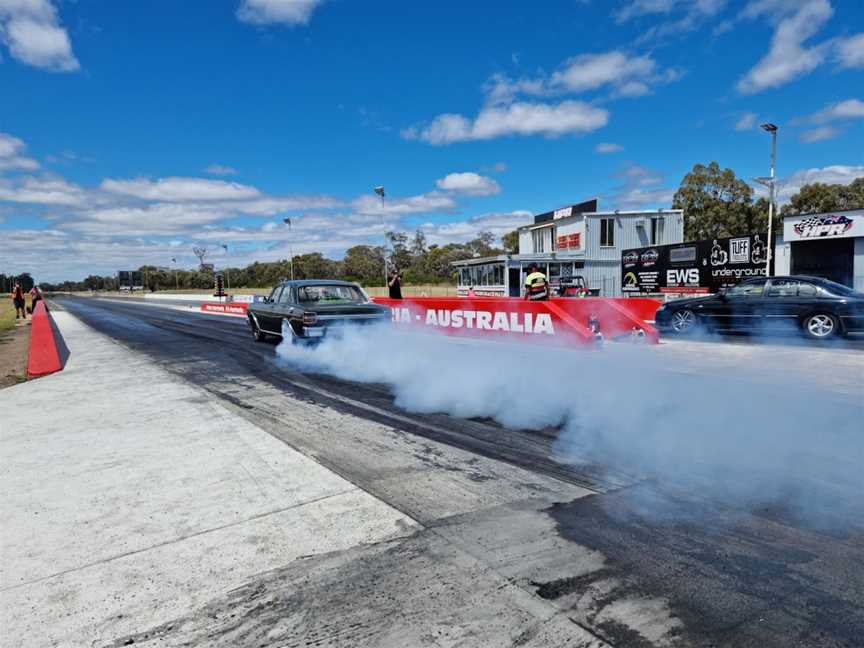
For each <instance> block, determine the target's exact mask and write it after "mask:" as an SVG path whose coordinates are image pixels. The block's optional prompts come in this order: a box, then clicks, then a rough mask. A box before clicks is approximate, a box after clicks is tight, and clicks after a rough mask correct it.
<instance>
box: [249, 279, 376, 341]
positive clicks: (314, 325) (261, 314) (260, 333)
mask: <svg viewBox="0 0 864 648" xmlns="http://www.w3.org/2000/svg"><path fill="white" fill-rule="evenodd" d="M246 315H247V318H248V320H249V326H250V327H251V328H252V335H253V336H254V337H255V339H256V340H257V341H261V340H264V339H265V338H267V337H268V336H270V335H274V336H278V337H285V336H286V335H290V336H291V340H292V341H293V342H297V341H310V340H320V339H321V338H323V337H324V336H325V335H326V334H327V332H328V330H332V328H333V327H336V326H340V325H345V324H370V323H373V322H382V321H385V320H387V319H388V318H389V317H390V309H389V308H387V307H386V306H380V305H378V304H375V303H373V302H372V300H370V299H369V297H368V295H366V293H365V292H363V289H362V288H360V286H358V285H357V284H354V283H351V282H348V281H326V280H304V281H283V282H282V283H281V284H279V285H278V286H276V287H275V288H274V289H273V291H272V292H271V293H270V295H269V296H268V297H266V298H265V299H264V300H263V301H260V302H254V303H252V304H250V305H249V308H248V309H247V311H246ZM283 324H284V326H283Z"/></svg>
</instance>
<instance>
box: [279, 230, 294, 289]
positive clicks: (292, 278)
mask: <svg viewBox="0 0 864 648" xmlns="http://www.w3.org/2000/svg"><path fill="white" fill-rule="evenodd" d="M282 222H283V223H285V224H286V225H287V226H288V256H290V257H291V281H294V251H293V250H292V248H291V219H290V218H283V219H282Z"/></svg>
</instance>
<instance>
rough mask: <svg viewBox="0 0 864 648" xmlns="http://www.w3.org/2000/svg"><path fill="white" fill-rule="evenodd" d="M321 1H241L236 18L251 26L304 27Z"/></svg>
mask: <svg viewBox="0 0 864 648" xmlns="http://www.w3.org/2000/svg"><path fill="white" fill-rule="evenodd" d="M321 3H322V0H242V2H241V3H240V6H239V7H238V8H237V18H238V19H240V21H241V22H245V23H249V24H252V25H273V24H282V25H306V24H308V23H309V19H310V18H311V17H312V13H313V12H314V11H315V9H316V8H317V7H318V6H319V5H321Z"/></svg>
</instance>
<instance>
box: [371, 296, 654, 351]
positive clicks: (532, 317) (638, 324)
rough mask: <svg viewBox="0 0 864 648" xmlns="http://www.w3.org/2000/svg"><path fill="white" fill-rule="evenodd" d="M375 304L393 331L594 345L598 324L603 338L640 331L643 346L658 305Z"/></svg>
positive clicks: (591, 301)
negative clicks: (383, 308)
mask: <svg viewBox="0 0 864 648" xmlns="http://www.w3.org/2000/svg"><path fill="white" fill-rule="evenodd" d="M374 301H375V302H376V303H379V304H382V305H386V306H389V307H390V311H391V317H392V320H393V323H394V324H395V325H397V326H413V327H422V328H427V329H433V330H436V331H440V332H441V333H444V334H445V335H457V336H469V337H498V338H502V337H503V338H511V339H512V338H516V339H522V340H531V341H533V342H541V343H542V342H548V343H552V344H574V343H575V344H590V343H593V342H594V334H593V332H592V331H591V329H590V328H589V321H592V320H595V321H599V323H600V329H601V332H602V333H603V334H604V336H606V337H608V338H615V337H619V336H628V335H630V334H631V333H632V332H633V329H634V328H638V329H641V330H642V331H644V333H645V338H646V339H647V341H649V342H656V341H657V332H656V331H655V330H654V328H653V327H652V326H651V325H650V324H648V323H647V320H649V319H653V313H654V312H655V311H656V310H657V307H658V306H659V305H660V301H659V300H628V299H606V298H599V297H598V298H584V299H552V300H549V301H543V302H530V301H524V300H521V299H515V298H477V299H453V298H438V297H413V298H409V299H388V298H383V297H376V298H375V299H374ZM649 302H650V303H649ZM648 311H650V313H649V312H648ZM647 315H650V317H647Z"/></svg>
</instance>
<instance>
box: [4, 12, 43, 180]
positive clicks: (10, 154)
mask: <svg viewBox="0 0 864 648" xmlns="http://www.w3.org/2000/svg"><path fill="white" fill-rule="evenodd" d="M0 1H2V0H0ZM26 148H27V147H26V145H25V144H24V142H22V141H21V140H20V139H18V138H17V137H12V136H11V135H9V134H7V133H0V172H3V171H35V170H36V169H38V168H39V163H38V162H37V161H36V160H34V159H33V158H29V157H26V156H25V155H23V153H24V151H25V149H26Z"/></svg>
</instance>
